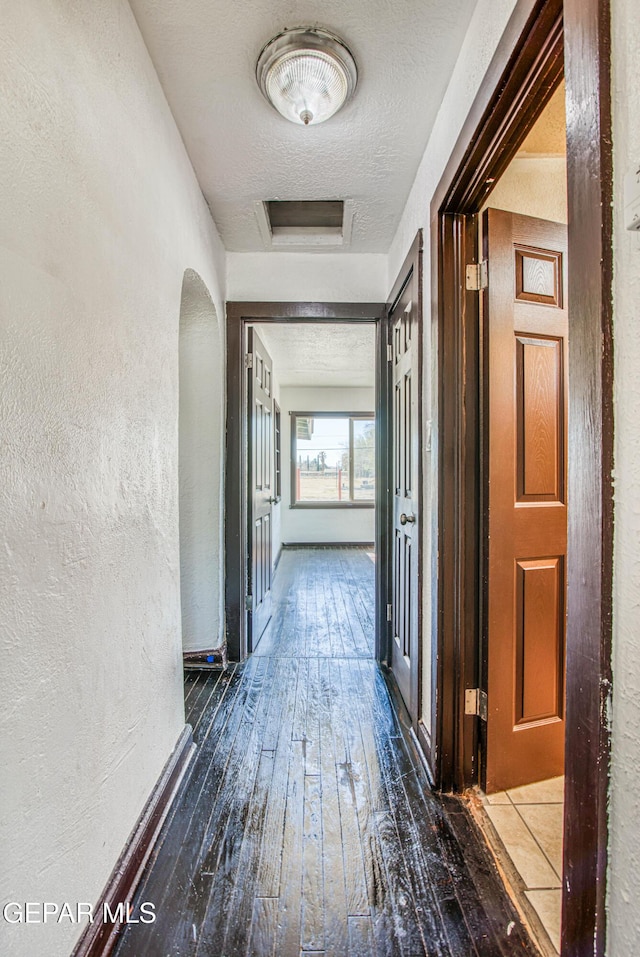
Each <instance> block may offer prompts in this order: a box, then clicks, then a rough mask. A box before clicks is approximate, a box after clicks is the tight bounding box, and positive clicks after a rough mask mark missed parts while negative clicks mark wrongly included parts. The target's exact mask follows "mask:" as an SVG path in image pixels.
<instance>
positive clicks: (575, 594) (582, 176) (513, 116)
mask: <svg viewBox="0 0 640 957" xmlns="http://www.w3.org/2000/svg"><path fill="white" fill-rule="evenodd" d="M610 50H611V36H610V10H609V0H565V2H564V3H562V2H561V0H517V2H516V5H515V7H514V11H513V14H512V16H511V18H510V20H509V22H508V24H507V27H506V29H505V31H504V33H503V36H502V40H501V41H500V43H499V45H498V48H497V49H496V53H495V55H494V57H493V60H492V62H491V64H490V66H489V68H488V70H487V73H486V75H485V78H484V80H483V82H482V84H481V86H480V89H479V91H478V94H477V96H476V98H475V100H474V103H473V105H472V107H471V109H470V111H469V114H468V117H467V120H466V121H465V123H464V124H463V128H462V130H461V133H460V136H459V138H458V141H457V143H456V145H455V147H454V150H453V151H452V154H451V157H450V160H449V163H448V164H447V167H446V169H445V171H444V174H443V176H442V178H441V181H440V183H439V185H438V187H437V189H436V191H435V193H434V196H433V199H432V203H431V246H432V251H433V252H432V257H431V271H432V283H431V286H432V290H433V294H432V306H433V309H432V334H431V335H432V341H433V343H434V348H436V350H437V355H438V389H437V393H438V413H437V415H438V429H437V434H436V435H434V444H435V445H436V446H437V447H438V449H439V472H440V485H439V491H438V508H439V516H438V523H437V528H434V534H433V538H432V546H431V547H432V549H433V550H434V553H435V554H438V556H439V559H438V561H439V573H438V576H437V578H438V582H439V584H438V595H437V607H438V616H437V627H436V628H435V629H434V641H433V645H432V649H433V650H432V660H433V662H434V664H435V665H437V668H434V681H435V687H434V689H433V700H434V702H435V703H436V711H435V713H434V715H433V726H434V729H435V739H436V740H435V742H434V746H433V748H432V751H431V753H432V755H433V756H434V759H435V763H434V766H435V770H436V783H437V784H438V785H439V786H441V787H443V788H445V789H448V788H451V787H454V788H460V789H461V788H463V787H465V786H468V784H470V783H473V781H474V780H477V775H478V767H477V764H474V760H473V755H474V753H475V745H474V736H475V734H478V736H479V738H480V740H481V741H482V738H483V736H484V734H483V729H484V724H483V722H481V721H479V720H478V719H476V718H473V717H470V716H465V713H464V704H463V692H464V688H465V687H472V686H473V685H474V684H477V683H478V682H482V680H483V678H484V680H486V672H485V671H484V667H486V662H483V661H482V659H481V660H480V661H479V662H478V663H477V664H478V668H477V670H475V664H476V663H475V662H474V660H473V658H474V655H475V654H477V649H478V643H477V635H478V634H480V633H481V630H482V628H481V626H482V620H483V609H482V607H481V606H480V605H479V604H478V603H477V602H476V603H475V607H472V608H471V609H469V607H468V603H467V601H466V599H465V595H471V596H473V593H474V589H476V585H477V584H479V585H480V586H482V585H483V584H484V582H483V581H482V577H481V573H480V567H481V566H480V560H481V558H482V549H481V547H480V545H479V542H480V536H479V534H478V523H479V522H480V520H481V517H482V507H480V508H478V509H475V506H474V494H473V489H472V485H473V480H472V481H471V483H470V482H469V481H468V475H469V470H468V468H467V467H466V465H465V459H466V455H467V453H468V452H469V449H470V447H471V452H470V454H471V455H472V456H473V455H474V453H473V430H474V425H473V418H474V416H476V409H477V408H478V405H479V407H480V409H481V403H480V394H479V391H478V390H477V389H476V387H475V384H474V381H473V369H472V368H471V369H469V367H468V365H467V362H466V356H467V355H468V353H469V351H473V348H474V342H473V339H474V335H475V332H474V330H477V319H476V318H475V317H476V315H477V300H478V296H477V293H473V292H465V265H466V263H474V262H477V261H478V246H477V230H476V229H475V228H474V224H473V220H474V218H475V217H476V216H477V213H478V212H479V210H480V209H481V208H482V206H483V205H484V203H485V200H486V196H487V194H488V192H489V191H490V189H491V185H492V183H493V182H495V180H496V179H497V178H498V177H499V176H500V175H501V172H502V171H503V170H504V169H505V168H506V166H507V165H508V163H509V161H510V159H511V158H512V157H513V155H514V153H515V151H516V150H517V148H518V145H519V143H520V142H522V139H523V138H524V136H525V135H526V133H527V132H528V129H529V128H530V125H531V123H532V122H534V121H535V119H536V118H537V116H538V115H539V113H540V112H541V111H542V109H544V106H545V104H546V102H547V100H548V98H549V96H550V95H551V94H552V92H553V90H554V89H555V87H556V85H557V83H558V81H559V79H560V78H561V77H562V76H563V75H564V78H565V82H566V90H567V102H569V103H571V104H573V106H574V108H573V109H572V110H571V111H570V112H568V115H567V187H568V207H569V230H568V244H569V259H570V267H569V277H568V281H569V330H570V338H571V353H570V357H569V382H570V390H569V416H568V418H569V425H568V448H569V475H568V502H569V503H570V512H569V517H568V550H569V554H570V555H571V560H570V563H569V566H568V568H567V579H568V581H567V635H566V648H567V659H566V670H567V681H566V719H565V720H566V756H565V827H564V879H563V915H562V957H585V955H590V957H602V955H603V954H604V952H605V928H606V909H605V901H606V870H607V831H608V825H607V793H608V783H609V750H610V744H609V735H610V732H609V727H608V718H607V715H608V713H609V708H610V701H611V600H612V597H611V596H612V574H613V572H612V568H613V562H612V543H613V499H612V489H611V482H610V478H609V477H610V475H611V470H612V467H613V411H612V410H613V388H612V370H613V358H612V354H613V349H612V294H611V287H612V269H613V266H612V263H613V250H612V149H611V95H610ZM468 372H471V377H470V379H468V378H467V373H468ZM474 396H475V399H474ZM469 415H471V421H470V420H469ZM467 426H468V428H467ZM470 435H471V437H472V440H471V443H469V436H470ZM446 462H449V463H450V464H451V465H452V469H453V471H452V470H451V469H449V470H447V469H445V468H444V467H443V463H446ZM465 476H467V477H465ZM446 499H448V504H447V503H446V502H445V507H443V500H446ZM585 516H588V517H589V520H588V521H586V520H585ZM469 556H471V559H470V558H469ZM447 571H449V575H447ZM479 594H480V595H481V594H482V588H480V589H479ZM469 628H470V630H471V632H472V634H471V638H472V639H473V635H474V634H475V635H476V638H475V639H474V640H469V636H468V635H466V634H465V631H466V630H468V629H469ZM474 728H475V729H477V732H475V733H474ZM569 888H570V890H569Z"/></svg>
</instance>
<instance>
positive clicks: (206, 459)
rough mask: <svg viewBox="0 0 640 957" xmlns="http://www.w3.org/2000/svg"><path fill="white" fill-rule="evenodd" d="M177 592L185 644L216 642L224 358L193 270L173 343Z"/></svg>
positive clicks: (220, 623)
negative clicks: (176, 351)
mask: <svg viewBox="0 0 640 957" xmlns="http://www.w3.org/2000/svg"><path fill="white" fill-rule="evenodd" d="M179 352H180V357H179V422H178V446H179V485H180V596H181V606H182V646H183V648H184V649H185V651H204V650H207V649H212V648H218V647H219V646H220V645H222V644H223V642H224V637H225V636H224V615H223V614H222V601H223V597H222V596H223V563H222V562H221V561H220V556H221V555H222V554H223V549H224V535H223V528H224V526H223V519H222V516H223V501H222V487H223V483H222V472H221V469H220V457H221V455H222V450H223V446H224V411H225V404H224V401H223V399H224V396H223V385H222V384H223V382H224V373H225V361H224V352H223V342H222V338H221V334H220V324H219V322H218V317H217V314H216V309H215V306H214V305H213V303H212V301H211V299H210V297H209V294H208V292H207V288H206V286H205V285H204V283H203V282H202V280H201V279H200V277H199V276H198V275H197V273H195V272H194V271H193V270H191V269H189V270H187V272H186V274H185V278H184V283H183V286H182V302H181V305H180V345H179Z"/></svg>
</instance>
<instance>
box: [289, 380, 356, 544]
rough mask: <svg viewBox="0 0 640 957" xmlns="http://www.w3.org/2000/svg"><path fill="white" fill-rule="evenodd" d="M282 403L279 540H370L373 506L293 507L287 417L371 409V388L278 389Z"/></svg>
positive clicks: (290, 541) (319, 541)
mask: <svg viewBox="0 0 640 957" xmlns="http://www.w3.org/2000/svg"><path fill="white" fill-rule="evenodd" d="M280 398H281V403H280V404H281V407H282V452H283V456H282V460H283V475H282V509H281V511H282V514H281V523H282V541H283V542H288V543H292V542H318V543H321V542H372V541H373V540H374V538H375V510H374V509H372V508H354V509H345V508H337V509H335V510H334V509H327V508H319V509H296V508H290V505H291V417H290V415H289V413H290V412H311V411H314V412H373V411H374V409H375V391H374V390H373V389H339V388H335V387H332V388H318V387H316V388H307V389H304V388H297V387H296V388H288V387H285V388H283V389H282V390H281V392H280Z"/></svg>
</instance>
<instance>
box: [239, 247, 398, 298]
mask: <svg viewBox="0 0 640 957" xmlns="http://www.w3.org/2000/svg"><path fill="white" fill-rule="evenodd" d="M387 280H388V276H387V257H386V256H384V255H380V254H378V253H323V254H322V255H318V254H317V253H313V252H311V253H288V252H264V253H233V252H229V253H227V298H228V299H231V300H234V299H235V300H239V301H250V302H263V301H266V302H280V301H287V300H290V301H293V302H296V301H297V302H384V301H385V297H386V295H387V293H388V291H389V284H388V281H387Z"/></svg>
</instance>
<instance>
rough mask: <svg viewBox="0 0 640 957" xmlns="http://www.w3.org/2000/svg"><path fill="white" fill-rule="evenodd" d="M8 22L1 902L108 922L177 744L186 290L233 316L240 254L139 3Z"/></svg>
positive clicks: (110, 1) (19, 947) (50, 951)
mask: <svg viewBox="0 0 640 957" xmlns="http://www.w3.org/2000/svg"><path fill="white" fill-rule="evenodd" d="M2 19H3V28H2V57H0V74H1V75H2V76H1V80H0V86H1V88H2V90H3V96H2V98H0V126H1V127H2V131H3V133H2V140H1V141H0V205H1V207H2V216H1V217H0V323H1V327H2V329H1V334H0V363H1V365H2V370H3V372H2V390H1V392H0V420H1V421H2V423H3V426H2V427H3V437H2V446H3V452H2V467H1V468H2V477H3V478H2V483H1V484H0V489H1V491H0V527H2V530H3V531H2V534H3V542H2V546H3V547H2V549H0V618H1V619H2V621H3V632H2V658H3V661H2V676H3V677H2V684H3V687H2V692H1V700H2V707H3V739H2V746H3V754H2V758H1V762H2V766H3V767H4V768H5V769H6V768H7V766H10V768H11V774H10V775H6V774H5V775H3V792H4V793H3V794H2V796H1V797H0V803H1V805H2V809H3V815H2V820H3V830H2V861H3V867H2V875H1V877H0V887H1V894H2V898H3V901H11V900H14V901H23V902H24V901H58V902H63V901H87V902H91V903H95V902H96V901H97V899H98V897H99V895H100V893H101V891H102V888H103V885H104V883H105V881H106V879H107V877H108V876H109V873H110V871H111V869H112V867H113V865H114V864H115V861H116V859H117V857H118V855H119V853H120V851H121V850H122V848H123V846H124V844H125V842H126V840H127V838H128V835H129V833H130V831H131V829H132V827H133V825H134V823H135V821H136V819H137V817H138V814H139V813H140V811H141V809H142V807H143V805H144V803H145V801H146V799H147V797H148V795H149V793H150V792H151V790H152V788H153V786H154V784H155V782H156V780H157V778H158V776H159V774H160V772H161V770H162V767H163V765H164V764H165V761H166V760H167V758H168V756H169V754H170V752H171V750H172V748H173V747H174V745H175V742H176V740H177V738H178V735H179V733H180V731H181V729H182V727H183V724H184V711H183V700H182V674H181V650H182V649H181V634H180V630H181V629H180V591H179V543H178V471H177V469H178V444H177V424H178V349H177V345H178V321H179V314H180V293H181V287H182V279H183V275H184V272H185V269H186V268H192V269H194V270H196V271H197V272H198V274H199V275H200V276H201V277H202V279H203V281H204V283H205V285H206V286H207V288H208V290H209V292H210V294H211V296H212V298H213V301H214V304H215V306H216V310H217V313H218V316H223V315H224V312H223V309H222V301H223V299H224V287H223V281H224V253H223V250H222V247H221V244H220V242H219V239H218V236H217V233H216V231H215V228H214V226H213V223H212V221H211V218H210V215H209V213H208V210H207V207H206V205H205V203H204V201H203V198H202V195H201V192H200V190H199V188H198V185H197V183H196V180H195V177H194V175H193V172H192V169H191V166H190V164H189V161H188V159H187V156H186V154H185V151H184V148H183V145H182V141H181V138H180V136H179V134H178V132H177V130H176V127H175V124H174V121H173V119H172V116H171V114H170V111H169V108H168V106H167V104H166V101H165V99H164V96H163V93H162V90H161V88H160V84H159V82H158V79H157V76H156V74H155V72H154V70H153V67H152V65H151V62H150V60H149V57H148V55H147V51H146V48H145V46H144V43H143V41H142V38H141V36H140V34H139V32H138V29H137V26H136V24H135V21H134V19H133V16H132V14H131V11H130V8H129V6H128V4H127V3H126V2H124V0H103V2H101V3H96V4H90V3H80V4H76V3H49V2H46V0H30V2H29V3H27V4H21V3H15V4H4V5H3V17H2ZM220 389H222V382H221V383H220ZM220 465H221V463H220ZM9 781H10V789H9V788H7V783H8V782H9ZM7 822H11V824H10V825H8V824H7ZM81 930H82V928H81V927H80V926H78V925H77V924H73V923H70V922H69V921H64V922H62V923H60V924H51V923H49V924H47V925H46V926H45V925H41V924H26V925H25V924H20V925H14V926H11V925H9V924H7V923H6V922H4V921H2V922H1V923H0V951H1V952H2V953H3V954H11V955H12V957H27V955H28V957H31V955H33V954H46V955H47V957H67V955H68V954H69V952H70V950H71V949H72V945H73V943H74V940H75V939H76V938H77V936H78V935H79V933H80V931H81Z"/></svg>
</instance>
